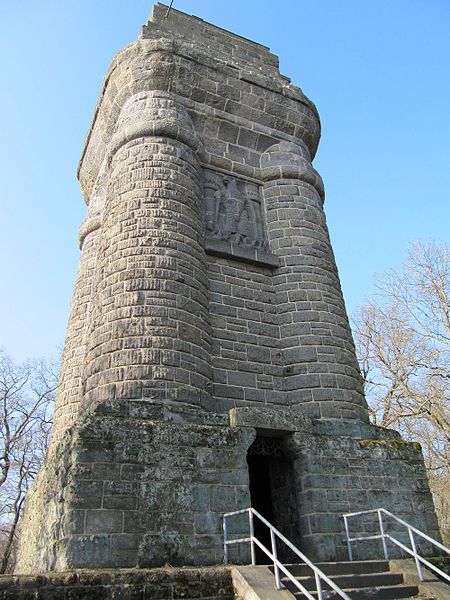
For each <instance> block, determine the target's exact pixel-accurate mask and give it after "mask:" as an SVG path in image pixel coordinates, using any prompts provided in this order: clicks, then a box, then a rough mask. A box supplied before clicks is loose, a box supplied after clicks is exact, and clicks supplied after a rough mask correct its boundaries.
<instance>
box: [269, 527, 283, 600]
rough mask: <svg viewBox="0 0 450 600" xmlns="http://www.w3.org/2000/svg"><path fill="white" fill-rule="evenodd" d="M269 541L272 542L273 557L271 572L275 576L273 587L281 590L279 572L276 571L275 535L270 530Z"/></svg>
mask: <svg viewBox="0 0 450 600" xmlns="http://www.w3.org/2000/svg"><path fill="white" fill-rule="evenodd" d="M270 541H271V542H272V555H273V570H274V574H275V587H276V589H277V590H280V589H281V583H280V571H279V569H278V563H277V560H278V554H277V540H276V538H275V533H274V532H273V529H272V528H270Z"/></svg>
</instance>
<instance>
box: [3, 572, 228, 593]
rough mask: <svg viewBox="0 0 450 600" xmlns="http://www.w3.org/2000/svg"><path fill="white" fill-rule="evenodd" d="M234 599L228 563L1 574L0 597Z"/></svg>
mask: <svg viewBox="0 0 450 600" xmlns="http://www.w3.org/2000/svg"><path fill="white" fill-rule="evenodd" d="M119 597H120V598H121V599H122V600H128V599H129V600H150V599H152V600H154V599H155V598H159V599H161V600H166V599H167V600H178V599H180V600H181V599H183V600H191V599H194V598H195V599H203V598H205V599H206V598H207V599H208V600H232V599H233V598H234V592H233V585H232V580H231V570H230V569H229V568H226V567H210V568H201V569H191V568H179V569H176V568H172V567H167V568H161V569H113V570H104V569H95V570H90V569H89V570H87V569H86V570H77V571H67V572H63V573H44V574H41V575H0V600H6V599H8V600H12V599H14V598H17V599H21V600H24V599H28V598H30V599H31V598H34V599H38V600H63V599H67V600H69V599H71V600H72V599H73V600H75V599H78V598H79V599H81V598H83V599H84V600H94V599H95V600H112V599H113V598H119Z"/></svg>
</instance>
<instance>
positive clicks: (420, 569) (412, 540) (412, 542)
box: [408, 527, 423, 581]
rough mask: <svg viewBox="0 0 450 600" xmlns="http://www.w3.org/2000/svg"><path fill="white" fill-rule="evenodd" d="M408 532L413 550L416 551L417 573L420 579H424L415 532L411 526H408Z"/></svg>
mask: <svg viewBox="0 0 450 600" xmlns="http://www.w3.org/2000/svg"><path fill="white" fill-rule="evenodd" d="M408 534H409V540H410V542H411V550H412V551H413V553H414V560H415V561H416V567H417V573H418V574H419V579H420V581H423V571H422V565H421V564H420V560H419V559H418V555H417V547H416V540H415V539H414V534H413V532H412V530H411V528H410V527H408Z"/></svg>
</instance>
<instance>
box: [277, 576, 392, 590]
mask: <svg viewBox="0 0 450 600" xmlns="http://www.w3.org/2000/svg"><path fill="white" fill-rule="evenodd" d="M296 579H297V580H298V581H299V583H301V584H302V585H303V586H304V587H305V588H306V589H307V590H315V589H316V580H315V577H314V575H312V576H310V577H297V578H296ZM331 579H332V581H333V582H334V583H335V584H336V585H337V586H339V587H340V588H341V589H345V588H368V587H371V588H373V587H383V586H393V585H399V584H401V583H403V575H402V574H401V573H389V572H387V573H365V574H362V575H334V576H333V577H332V578H331ZM281 581H282V582H283V585H285V586H286V587H288V584H289V585H293V584H291V583H290V581H289V580H288V578H287V577H283V578H282V580H281ZM322 589H324V590H328V589H330V587H329V585H328V584H327V583H326V582H325V581H322Z"/></svg>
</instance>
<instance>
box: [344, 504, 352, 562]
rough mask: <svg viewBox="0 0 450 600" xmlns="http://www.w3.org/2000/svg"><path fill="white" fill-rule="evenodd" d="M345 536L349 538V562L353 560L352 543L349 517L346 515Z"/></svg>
mask: <svg viewBox="0 0 450 600" xmlns="http://www.w3.org/2000/svg"><path fill="white" fill-rule="evenodd" d="M344 527H345V535H346V537H347V548H348V560H353V552H352V543H351V541H350V530H349V527H348V521H347V517H346V516H345V515H344Z"/></svg>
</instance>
